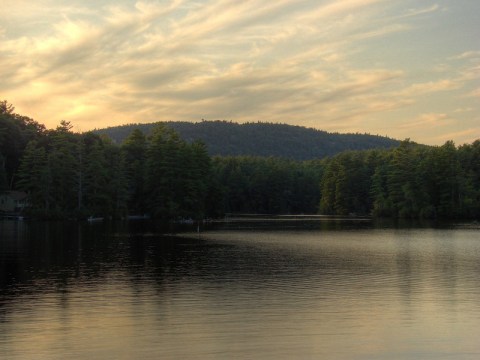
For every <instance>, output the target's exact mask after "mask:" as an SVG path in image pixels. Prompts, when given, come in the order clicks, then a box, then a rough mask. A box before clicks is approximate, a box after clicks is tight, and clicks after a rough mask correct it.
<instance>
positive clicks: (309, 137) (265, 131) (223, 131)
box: [95, 121, 399, 160]
mask: <svg viewBox="0 0 480 360" xmlns="http://www.w3.org/2000/svg"><path fill="white" fill-rule="evenodd" d="M165 124H166V125H167V126H168V127H171V128H172V129H174V130H175V131H176V132H178V133H179V135H180V136H181V138H182V139H184V140H185V141H187V142H191V141H193V140H202V141H203V142H204V143H205V144H206V145H207V148H208V152H209V154H210V155H222V156H226V155H234V156H235V155H255V156H273V157H281V158H288V159H295V160H309V159H316V158H323V157H326V156H332V155H335V154H338V153H340V152H342V151H345V150H367V149H382V148H391V147H395V146H397V145H398V144H399V142H398V141H397V140H393V139H390V138H387V137H383V136H376V135H368V134H338V133H328V132H326V131H320V130H315V129H311V128H305V127H301V126H292V125H286V124H271V123H247V124H237V123H233V122H227V121H202V122H199V123H190V122H167V123H165ZM155 125H156V124H155V123H153V124H133V125H124V126H117V127H109V128H106V129H100V130H95V132H96V133H97V134H105V135H107V136H109V137H110V138H111V139H113V140H114V141H115V142H116V143H118V144H121V143H122V142H123V140H124V139H125V138H126V137H127V136H128V135H129V134H130V133H131V132H132V131H133V130H134V129H140V130H141V131H142V132H143V133H144V134H146V135H148V134H150V132H151V130H152V129H153V128H154V126H155Z"/></svg>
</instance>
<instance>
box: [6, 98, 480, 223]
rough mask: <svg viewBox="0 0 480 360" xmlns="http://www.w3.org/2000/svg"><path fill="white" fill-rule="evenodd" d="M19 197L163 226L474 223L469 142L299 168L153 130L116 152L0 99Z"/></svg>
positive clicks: (9, 176) (477, 180) (37, 213)
mask: <svg viewBox="0 0 480 360" xmlns="http://www.w3.org/2000/svg"><path fill="white" fill-rule="evenodd" d="M6 190H21V191H25V192H26V193H27V194H28V196H29V207H28V215H31V216H32V217H37V218H48V219H65V218H75V219H81V218H86V217H88V216H102V217H105V216H108V217H112V218H121V217H125V216H127V215H143V214H147V215H148V216H150V217H152V218H158V219H164V220H176V219H203V218H206V217H221V216H223V215H224V214H226V213H257V214H302V213H303V214H313V213H320V214H328V215H373V216H375V217H394V218H472V219H478V218H479V217H480V141H479V140H477V141H475V142H474V143H472V144H466V145H462V146H459V147H456V146H455V145H454V144H453V142H451V141H449V142H446V143H445V144H444V145H443V146H433V147H432V146H422V145H418V144H415V143H412V142H411V141H409V140H405V141H403V142H401V143H400V145H398V146H397V147H395V148H393V149H375V150H361V151H360V150H357V151H345V152H342V153H340V154H338V155H335V156H332V157H326V158H322V159H316V160H309V161H299V160H290V159H284V158H274V157H260V156H214V157H211V156H209V154H208V151H207V147H206V145H205V144H204V143H202V142H201V141H185V140H184V139H182V138H181V137H180V136H179V134H178V133H177V132H176V131H175V130H173V129H172V128H170V127H167V126H166V125H164V124H157V125H156V126H155V128H154V129H153V130H152V131H151V133H150V135H148V136H146V135H145V134H144V133H143V132H142V131H140V130H139V129H133V130H132V131H131V132H130V134H129V135H128V136H127V137H126V138H125V140H124V141H123V142H122V143H121V144H115V143H114V142H112V141H111V139H110V138H108V137H106V136H104V135H99V134H96V133H93V132H87V133H82V134H79V133H74V132H72V130H71V125H70V123H69V122H66V121H62V122H61V123H60V125H59V126H58V127H57V128H56V129H54V130H47V129H46V128H45V127H44V126H43V125H41V124H39V123H37V122H36V121H34V120H32V119H30V118H27V117H24V116H21V115H18V114H15V112H14V108H13V106H11V105H10V104H8V103H7V102H6V101H3V102H0V192H1V191H6Z"/></svg>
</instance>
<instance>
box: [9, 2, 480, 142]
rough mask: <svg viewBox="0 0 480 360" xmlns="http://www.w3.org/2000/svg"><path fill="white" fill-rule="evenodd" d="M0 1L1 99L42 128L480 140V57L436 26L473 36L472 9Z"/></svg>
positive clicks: (466, 5)
mask: <svg viewBox="0 0 480 360" xmlns="http://www.w3.org/2000/svg"><path fill="white" fill-rule="evenodd" d="M2 3H5V8H8V9H9V11H8V12H3V13H2V14H0V42H1V45H2V46H1V47H0V76H1V78H2V82H1V83H0V98H4V99H7V100H8V101H9V102H11V103H13V104H14V105H15V106H16V108H17V111H18V112H19V113H22V114H25V115H29V116H31V117H34V118H35V119H37V120H38V121H40V122H43V123H46V124H47V126H49V127H54V126H56V125H57V124H58V122H59V121H60V120H61V119H67V120H70V121H72V122H73V123H74V124H75V125H76V126H78V127H79V128H81V129H83V130H88V129H92V128H95V127H96V128H98V127H104V126H113V125H118V124H122V123H126V122H152V121H165V120H187V121H197V120H199V119H201V118H207V119H229V120H234V121H238V122H246V121H271V122H286V123H290V124H296V125H305V126H310V127H315V128H319V129H326V130H329V131H341V132H346V131H350V132H356V131H358V132H370V133H374V134H376V133H379V134H381V135H389V136H391V137H397V138H404V137H410V138H412V139H413V140H416V141H419V142H424V143H430V144H440V143H441V142H442V141H444V140H446V139H453V140H454V141H456V142H457V143H463V142H471V141H473V140H475V139H476V138H478V137H479V135H480V128H479V126H478V124H479V123H480V121H479V120H480V119H479V115H478V114H479V113H480V111H479V110H480V107H479V104H478V91H479V90H478V89H479V87H478V83H479V82H478V80H479V68H480V50H479V48H478V44H476V43H473V42H471V41H470V42H469V40H468V39H469V37H462V36H457V37H455V36H454V34H462V31H460V30H462V29H458V28H455V29H456V30H455V31H451V29H450V30H449V29H448V28H446V26H444V24H448V25H449V26H452V24H453V25H456V26H457V27H463V31H464V32H465V33H471V32H472V31H476V32H477V33H479V32H480V26H479V25H477V23H476V22H473V21H468V19H473V15H472V14H474V13H475V12H474V11H473V10H478V11H480V3H477V5H473V4H472V2H469V1H468V0H459V1H455V2H453V1H448V0H445V1H442V2H438V3H437V2H431V1H427V2H424V3H422V6H421V7H419V6H418V2H415V1H413V0H411V1H409V0H406V1H385V0H342V1H333V0H331V1H327V0H324V1H321V2H318V1H311V0H302V1H293V0H280V1H276V2H263V1H259V0H250V1H242V2H238V1H232V0H217V1H204V2H202V3H200V2H196V1H188V0H174V1H138V2H133V1H113V0H112V1H110V0H103V1H93V0H84V1H80V0H74V1H68V2H67V1H60V0H42V1H27V0H20V1H19V0H16V1H12V0H3V2H2ZM462 9H465V10H464V11H465V12H463V10H462ZM461 16H463V17H461ZM439 38H442V39H443V41H439ZM458 109H471V110H470V111H458ZM431 114H444V115H445V116H446V118H448V122H443V123H442V126H440V127H437V125H438V124H436V123H435V124H434V123H433V122H428V121H425V119H426V116H427V115H431ZM428 126H435V127H436V129H435V131H432V132H430V131H428Z"/></svg>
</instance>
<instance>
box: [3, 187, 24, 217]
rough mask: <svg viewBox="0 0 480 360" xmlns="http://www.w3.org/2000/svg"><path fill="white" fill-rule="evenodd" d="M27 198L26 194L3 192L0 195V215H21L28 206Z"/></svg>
mask: <svg viewBox="0 0 480 360" xmlns="http://www.w3.org/2000/svg"><path fill="white" fill-rule="evenodd" d="M27 197H28V196H27V193H25V192H23V191H4V192H2V193H0V213H5V214H20V213H22V212H23V210H24V209H25V208H26V207H27V205H28V201H27Z"/></svg>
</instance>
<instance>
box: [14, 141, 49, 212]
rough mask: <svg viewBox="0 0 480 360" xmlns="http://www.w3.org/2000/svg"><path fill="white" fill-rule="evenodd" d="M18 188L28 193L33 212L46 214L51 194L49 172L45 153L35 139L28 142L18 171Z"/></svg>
mask: <svg viewBox="0 0 480 360" xmlns="http://www.w3.org/2000/svg"><path fill="white" fill-rule="evenodd" d="M18 178H19V181H18V184H17V186H18V188H19V189H20V190H23V191H25V192H26V193H27V194H28V201H29V203H30V208H31V210H32V211H33V213H35V214H38V215H40V216H48V212H49V210H50V198H51V196H52V194H51V192H52V190H53V189H52V188H51V185H50V183H51V180H52V179H51V174H50V167H49V163H48V160H47V154H46V153H45V149H44V148H43V147H39V146H38V143H37V141H35V140H32V141H30V142H29V143H28V145H27V147H26V149H25V152H24V155H23V157H22V160H21V164H20V168H19V171H18Z"/></svg>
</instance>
